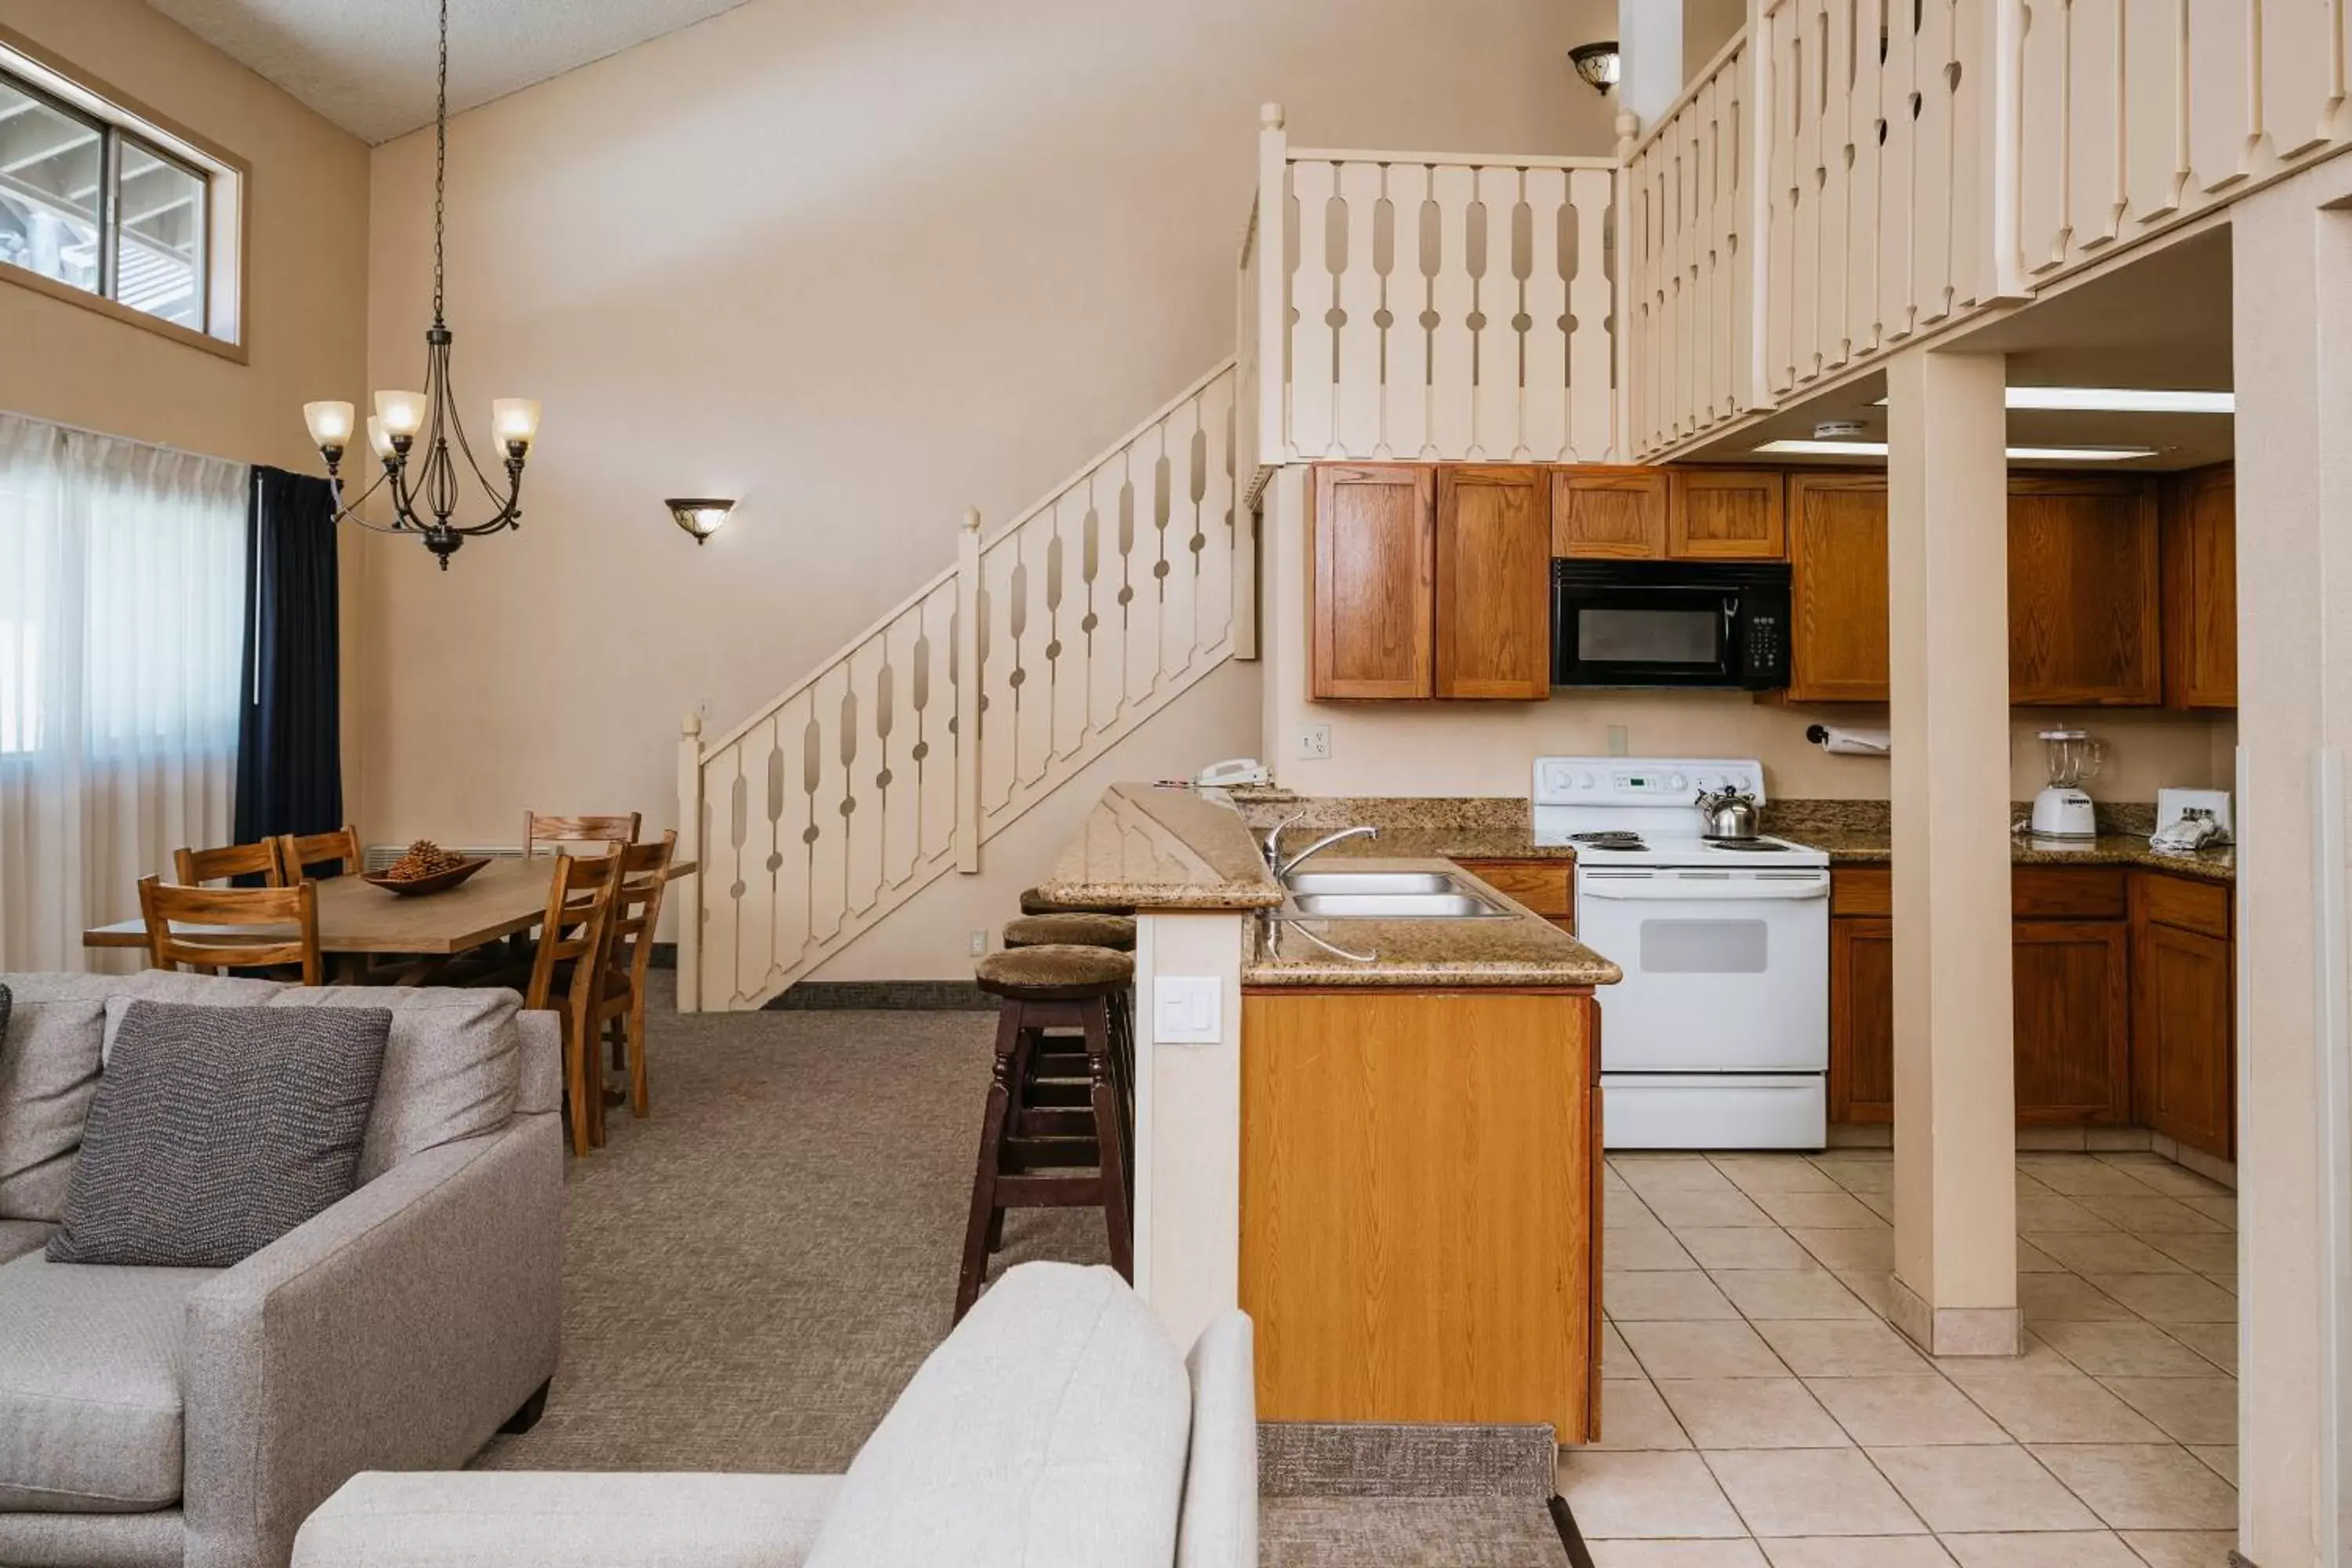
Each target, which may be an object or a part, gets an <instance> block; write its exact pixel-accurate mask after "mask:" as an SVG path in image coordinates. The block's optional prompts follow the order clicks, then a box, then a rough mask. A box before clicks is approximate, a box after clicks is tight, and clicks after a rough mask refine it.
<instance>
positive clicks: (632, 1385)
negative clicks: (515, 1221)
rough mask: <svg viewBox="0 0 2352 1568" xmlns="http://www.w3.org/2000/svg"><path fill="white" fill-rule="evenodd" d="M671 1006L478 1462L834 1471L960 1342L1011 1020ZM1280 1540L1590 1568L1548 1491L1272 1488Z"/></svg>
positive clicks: (595, 1168)
mask: <svg viewBox="0 0 2352 1568" xmlns="http://www.w3.org/2000/svg"><path fill="white" fill-rule="evenodd" d="M658 981H659V982H660V983H664V984H665V986H666V982H667V976H661V977H658ZM666 1008H667V993H666V989H665V994H663V995H661V996H659V997H657V998H656V1010H655V1013H654V1046H653V1051H652V1053H651V1054H652V1061H653V1074H654V1077H653V1091H654V1115H653V1116H652V1117H651V1118H650V1119H648V1120H646V1121H633V1120H632V1119H631V1118H630V1117H629V1115H628V1114H627V1112H626V1111H625V1110H616V1111H615V1112H614V1113H613V1116H612V1119H611V1121H612V1131H611V1141H610V1142H609V1143H607V1145H606V1146H605V1147H604V1149H602V1150H600V1151H598V1152H596V1153H594V1154H592V1155H591V1156H589V1157H588V1158H587V1159H586V1160H583V1161H575V1162H573V1163H572V1166H571V1171H570V1180H571V1191H570V1200H571V1201H570V1217H569V1222H568V1224H569V1236H568V1238H567V1245H568V1256H567V1259H566V1265H565V1275H566V1279H565V1284H566V1289H565V1302H564V1325H563V1351H562V1363H561V1366H560V1368H559V1370H558V1371H557V1373H556V1377H555V1386H554V1390H553V1392H552V1394H551V1397H550V1399H549V1401H548V1406H547V1414H546V1415H545V1417H544V1418H543V1419H542V1420H541V1422H540V1424H539V1426H537V1427H536V1428H534V1429H533V1430H531V1431H530V1432H529V1433H526V1434H524V1435H522V1436H515V1437H500V1438H497V1439H494V1440H493V1441H492V1443H491V1445H490V1447H488V1448H487V1449H485V1450H484V1451H483V1452H482V1453H481V1455H480V1456H478V1458H477V1459H476V1460H475V1463H476V1465H477V1466H478V1467H483V1468H502V1469H602V1470H626V1469H664V1470H706V1469H707V1470H756V1471H780V1472H804V1473H824V1472H836V1471H839V1470H841V1469H844V1468H846V1467H847V1465H848V1463H849V1461H850V1459H851V1458H852V1457H853V1456H855V1455H856V1451H857V1448H858V1446H859V1445H860V1444H861V1443H863V1442H864V1441H865V1440H866V1436H867V1435H868V1434H869V1433H871V1432H872V1431H873V1429H874V1426H875V1425H876V1424H877V1422H879V1421H880V1420H881V1418H882V1415H883V1413H884V1412H885V1411H887V1409H888V1408H889V1407H890V1405H891V1403H892V1402H893V1401H894V1400H895V1399H897V1397H898V1392H899V1390H900V1389H902V1388H903V1387H904V1386H905V1385H906V1383H907V1380H908V1378H909V1377H911V1376H913V1375H914V1372H915V1369H916V1367H917V1366H918V1365H919V1364H920V1363H921V1362H922V1359H923V1358H924V1356H926V1355H928V1354H929V1352H930V1351H931V1349H932V1347H933V1346H935V1345H936V1344H938V1343H939V1342H940V1340H941V1339H942V1338H944V1337H945V1335H946V1334H947V1331H948V1328H949V1321H948V1320H949V1316H950V1310H951V1309H952V1307H953V1304H954V1295H955V1274H956V1265H957V1260H958V1256H959V1253H960V1251H961V1246H962V1237H963V1225H964V1215H965V1205H966V1204H967V1202H968V1201H969V1198H970V1194H971V1160H972V1153H973V1150H974V1147H975V1145H976V1144H977V1142H978V1138H979V1126H978V1122H979V1115H980V1106H981V1102H982V1095H983V1094H984V1093H985V1091H986V1087H987V1082H988V1059H989V1040H990V1037H991V1033H992V1028H993V1026H994V1018H993V1016H992V1015H989V1014H985V1013H950V1012H877V1013H858V1012H777V1013H753V1014H719V1015H713V1014H706V1015H700V1016H678V1015H677V1014H674V1013H670V1012H667V1010H666ZM1005 1241H1006V1247H1005V1251H1004V1253H1003V1255H1001V1257H1000V1258H999V1260H998V1265H997V1266H998V1268H1003V1267H1004V1266H1005V1265H1006V1264H1007V1263H1009V1262H1019V1261H1023V1260H1025V1259H1027V1258H1063V1259H1067V1260H1070V1261H1074V1262H1087V1263H1097V1262H1101V1261H1103V1260H1104V1258H1105V1257H1106V1252H1105V1247H1104V1242H1103V1236H1102V1229H1101V1221H1100V1218H1099V1217H1098V1216H1092V1215H1087V1214H1086V1213H1085V1212H1084V1211H1062V1212H1055V1211H1032V1212H1027V1213H1021V1214H1016V1215H1013V1216H1011V1218H1010V1219H1009V1220H1008V1222H1007V1225H1006V1227H1005ZM1261 1534H1262V1538H1263V1546H1264V1550H1263V1561H1264V1562H1265V1563H1267V1564H1269V1565H1271V1568H1326V1565H1327V1564H1328V1565H1338V1564H1342V1563H1344V1564H1347V1565H1348V1568H1389V1565H1394V1568H1407V1565H1412V1568H1562V1565H1563V1564H1565V1563H1566V1562H1567V1557H1566V1555H1565V1553H1564V1552H1562V1551H1561V1549H1560V1546H1559V1541H1558V1539H1557V1537H1556V1536H1555V1535H1553V1534H1552V1532H1551V1526H1550V1524H1549V1520H1548V1519H1547V1518H1546V1516H1545V1514H1544V1512H1543V1510H1542V1507H1541V1505H1539V1504H1529V1503H1527V1502H1525V1501H1522V1502H1519V1503H1517V1504H1511V1503H1498V1502H1496V1501H1493V1500H1452V1499H1448V1500H1420V1499H1376V1500H1326V1499H1305V1498H1283V1499H1270V1500H1267V1502H1266V1503H1265V1510H1264V1514H1263V1519H1262V1524H1261Z"/></svg>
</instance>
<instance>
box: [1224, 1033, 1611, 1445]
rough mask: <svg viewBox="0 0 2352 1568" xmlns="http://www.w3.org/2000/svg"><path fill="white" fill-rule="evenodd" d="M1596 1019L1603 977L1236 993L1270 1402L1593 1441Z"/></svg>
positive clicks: (1277, 1415) (1285, 1415) (1273, 1411)
mask: <svg viewBox="0 0 2352 1568" xmlns="http://www.w3.org/2000/svg"><path fill="white" fill-rule="evenodd" d="M1598 1012H1599V1009H1598V1007H1597V1006H1596V1005H1595V1004H1594V1002H1593V1000H1592V997H1591V994H1590V993H1570V992H1526V991H1448V992H1429V991H1411V992H1406V991H1395V990H1384V989H1378V988H1366V989H1363V990H1346V991H1343V990H1337V989H1334V990H1325V991H1314V992H1244V995H1243V999H1242V1038H1243V1040H1244V1049H1243V1053H1242V1184H1241V1210H1242V1242H1241V1304H1242V1306H1243V1307H1244V1309H1245V1310H1247V1311H1248V1312H1249V1313H1250V1315H1251V1317H1252V1318H1253V1319H1254V1320H1255V1323H1256V1329H1257V1347H1258V1356H1257V1394H1258V1414H1259V1416H1260V1417H1261V1418H1262V1419H1264V1420H1268V1421H1393V1422H1541V1423H1547V1424H1549V1425H1550V1426H1552V1427H1553V1428H1554V1429H1555V1430H1556V1431H1557V1432H1558V1434H1559V1440H1560V1441H1561V1442H1563V1443H1578V1442H1583V1441H1588V1440H1591V1438H1592V1437H1594V1436H1598V1423H1599V1420H1600V1411H1599V1408H1598V1406H1597V1405H1596V1403H1595V1399H1594V1392H1593V1391H1594V1390H1595V1389H1596V1388H1597V1386H1598V1380H1597V1378H1596V1376H1595V1375H1594V1372H1595V1368H1596V1367H1597V1365H1598V1362H1599V1356H1600V1315H1601V1306H1600V1302H1601V1296H1600V1263H1599V1258H1600V1253H1599V1248H1600V1245H1601V1213H1600V1204H1599V1194H1598V1192H1597V1190H1596V1187H1597V1183H1598V1179H1599V1178H1598V1176H1597V1174H1596V1172H1597V1170H1598V1168H1599V1167H1598V1162H1597V1159H1596V1157H1595V1156H1596V1154H1597V1152H1598V1149H1599V1143H1600V1138H1599V1127H1598V1121H1597V1117H1598V1105H1597V1092H1596V1089H1595V1085H1594V1082H1593V1079H1594V1068H1595V1063H1596V1061H1597V1059H1598V1052H1599V1018H1598Z"/></svg>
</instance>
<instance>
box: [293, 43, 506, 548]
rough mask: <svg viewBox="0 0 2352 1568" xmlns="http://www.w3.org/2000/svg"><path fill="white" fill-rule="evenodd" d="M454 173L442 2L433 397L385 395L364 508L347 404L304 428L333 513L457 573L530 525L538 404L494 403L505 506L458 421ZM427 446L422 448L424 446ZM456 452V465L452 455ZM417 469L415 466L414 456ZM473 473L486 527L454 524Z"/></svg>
mask: <svg viewBox="0 0 2352 1568" xmlns="http://www.w3.org/2000/svg"><path fill="white" fill-rule="evenodd" d="M448 172H449V0H441V76H440V99H439V106H438V108H437V109H436V110H435V112H434V119H433V324H432V325H431V326H430V327H428V328H426V329H425V390H424V391H423V392H379V393H377V394H376V395H375V416H374V417H373V418H372V419H370V420H369V421H368V422H367V440H368V447H369V449H370V450H371V451H373V453H374V454H375V457H376V460H377V461H378V462H380V463H382V464H383V473H381V474H379V475H377V476H376V480H375V483H373V484H372V485H370V486H369V487H368V488H367V489H365V490H363V491H362V492H361V494H360V496H359V498H358V499H357V500H351V501H346V500H344V499H343V487H342V472H341V468H342V460H343V452H344V449H345V448H346V447H349V446H350V445H351V441H352V435H353V433H354V431H355V429H356V427H357V426H356V421H355V419H354V417H353V411H352V405H350V404H348V403H331V402H330V403H306V404H304V405H302V420H303V423H304V424H306V425H308V426H310V439H311V441H312V442H314V443H315V444H316V445H317V447H318V448H319V456H320V457H321V458H325V459H326V461H327V477H328V478H329V479H331V480H333V481H334V486H335V512H336V515H337V516H338V517H340V518H341V519H342V520H343V521H346V522H355V523H357V524H359V525H360V526H361V527H362V528H364V529H368V530H371V531H373V532H376V533H400V534H406V535H407V536H409V537H410V538H412V539H421V540H423V541H424V542H425V549H427V550H429V551H431V552H433V553H434V554H435V555H436V556H437V557H438V558H439V559H440V562H441V570H443V571H444V572H446V571H447V570H449V557H450V556H452V555H454V554H456V553H457V547H458V546H459V545H461V544H463V543H465V542H466V541H467V540H468V539H474V538H478V537H479V536H480V535H482V534H485V533H501V532H504V531H506V530H508V529H509V528H520V527H521V526H522V466H523V460H524V459H525V458H527V457H529V456H530V444H531V442H532V441H534V440H535V439H537V438H538V436H539V405H538V404H536V403H533V402H532V401H530V399H529V398H527V397H500V398H496V399H493V400H492V402H491V404H490V433H491V435H492V436H493V437H495V438H496V439H497V441H498V443H499V455H500V456H501V457H502V458H504V459H505V464H506V494H505V495H504V496H503V497H501V496H500V495H499V491H498V488H497V487H496V486H495V485H493V484H492V483H491V482H490V479H489V477H488V475H486V474H484V473H483V472H482V465H481V464H480V463H479V462H478V461H477V460H476V458H475V457H474V448H473V447H472V446H471V445H470V444H469V443H468V442H467V439H466V426H465V422H464V421H463V420H461V419H459V418H458V416H457V395H456V394H455V393H454V392H453V391H452V390H451V389H450V384H449V345H450V342H451V339H452V336H453V334H452V333H451V332H450V331H449V323H448V322H447V321H445V320H443V319H442V314H441V295H442V265H441V227H442V209H443V207H444V205H446V195H447V189H448ZM420 437H422V443H423V444H422V447H421V448H420V447H419V438H420ZM453 443H454V444H455V447H456V456H454V457H453V456H452V455H451V446H452V444H453ZM412 452H414V453H415V454H416V461H415V462H414V463H411V462H410V460H409V458H410V455H411V453H412ZM457 458H464V459H465V466H466V467H467V468H468V469H470V470H472V472H473V475H474V479H475V482H476V483H478V484H479V485H480V486H481V488H482V492H483V494H484V495H485V496H487V497H488V500H489V501H490V505H491V511H490V514H489V516H488V517H487V518H485V519H483V520H482V521H480V522H475V523H462V522H451V521H449V519H450V518H451V516H452V515H453V514H455V513H456V511H457V491H458V473H457ZM379 489H382V490H385V491H386V492H387V494H388V496H389V498H390V500H391V501H392V513H393V516H392V523H391V526H389V527H386V526H384V525H383V524H381V523H375V522H371V521H368V520H367V519H366V518H364V517H362V516H361V515H360V514H359V510H358V509H359V508H360V507H361V506H362V504H364V503H365V502H366V500H367V499H368V497H369V496H372V495H373V494H374V493H375V492H376V491H377V490H379Z"/></svg>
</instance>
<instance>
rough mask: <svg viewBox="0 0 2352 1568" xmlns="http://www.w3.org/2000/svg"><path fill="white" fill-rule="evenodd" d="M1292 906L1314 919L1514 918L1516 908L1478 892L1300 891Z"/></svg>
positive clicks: (1300, 916) (1301, 916) (1304, 916)
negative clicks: (1503, 904) (1499, 902)
mask: <svg viewBox="0 0 2352 1568" xmlns="http://www.w3.org/2000/svg"><path fill="white" fill-rule="evenodd" d="M1289 907H1290V908H1291V909H1292V910H1296V911H1297V916H1298V918H1299V919H1301V920H1310V921H1485V920H1510V919H1513V918H1515V917H1514V915H1513V912H1512V911H1511V910H1507V909H1505V908H1503V907H1502V906H1501V905H1499V904H1496V903H1493V902H1490V901H1489V900H1486V899H1483V898H1481V897H1479V896H1478V895H1477V894H1475V893H1469V892H1462V893H1298V894H1294V895H1293V896H1292V898H1291V900H1290V905H1289Z"/></svg>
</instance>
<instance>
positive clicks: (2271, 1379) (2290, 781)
mask: <svg viewBox="0 0 2352 1568" xmlns="http://www.w3.org/2000/svg"><path fill="white" fill-rule="evenodd" d="M2347 198H2352V170H2345V169H2343V168H2342V167H2341V166H2340V165H2338V164H2323V165H2321V166H2320V167H2319V168H2317V169H2315V170H2313V171H2311V172H2310V173H2309V174H2304V175H2299V176H2297V177H2296V178H2294V179H2293V180H2290V181H2287V182H2285V183H2284V184H2278V185H2274V186H2273V187H2271V188H2270V189H2269V190H2266V191H2263V192H2261V193H2258V194H2257V195H2253V196H2252V197H2250V198H2248V199H2247V200H2246V201H2245V202H2243V203H2242V204H2240V205H2238V206H2237V207H2236V208H2234V209H2233V210H2232V214H2231V219H2232V221H2231V247H2232V250H2233V253H2234V261H2233V269H2232V289H2233V293H2234V296H2235V298H2234V300H2233V301H2232V309H2231V315H2232V324H2233V333H2234V335H2233V340H2232V341H2233V350H2232V353H2233V357H2234V359H2235V362H2236V365H2235V371H2236V384H2237V394H2238V432H2239V440H2238V444H2237V445H2238V701H2239V708H2238V790H2239V795H2238V825H2239V839H2240V849H2239V854H2238V891H2237V910H2238V931H2237V938H2238V945H2237V954H2238V1024H2239V1028H2238V1134H2237V1154H2238V1224H2239V1237H2238V1249H2239V1259H2238V1261H2239V1278H2240V1279H2241V1280H2242V1287H2241V1290H2240V1296H2239V1327H2238V1344H2239V1385H2238V1386H2239V1411H2238V1425H2239V1434H2240V1436H2239V1456H2240V1458H2239V1469H2238V1473H2239V1479H2240V1485H2241V1487H2242V1490H2241V1492H2240V1494H2239V1516H2240V1549H2241V1550H2242V1552H2244V1553H2245V1555H2246V1556H2247V1557H2248V1558H2250V1559H2252V1561H2253V1562H2256V1563H2261V1564H2263V1568H2304V1565H2305V1564H2312V1563H2325V1564H2327V1565H2328V1568H2336V1564H2339V1563H2342V1562H2343V1561H2344V1555H2343V1554H2344V1552H2345V1549H2346V1547H2347V1531H2346V1527H2345V1524H2344V1521H2343V1519H2342V1513H2341V1510H2342V1507H2343V1504H2344V1499H2345V1496H2346V1486H2345V1481H2344V1460H2345V1455H2344V1449H2345V1447H2346V1446H2347V1436H2346V1434H2345V1433H2344V1426H2345V1421H2344V1381H2345V1366H2344V1363H2345V1361H2346V1353H2345V1351H2344V1348H2343V1347H2344V1333H2345V1323H2344V1315H2345V1296H2346V1293H2347V1279H2346V1269H2347V1263H2352V1259H2347V1240H2346V1235H2345V1224H2346V1219H2345V1205H2346V1203H2347V1196H2352V1194H2347V1179H2346V1171H2345V1165H2344V1159H2345V1149H2344V1143H2345V1135H2346V1132H2345V1121H2346V1115H2347V1104H2346V1099H2347V1089H2346V1082H2347V1044H2346V1039H2345V1032H2346V1016H2345V1013H2346V983H2345V975H2346V969H2347V954H2346V941H2347V936H2346V931H2345V919H2344V910H2345V905H2346V887H2347V864H2346V851H2345V845H2346V843H2347V837H2352V836H2347V822H2346V817H2345V806H2344V800H2343V797H2342V794H2341V791H2340V788H2339V785H2340V781H2341V778H2342V774H2343V772H2344V761H2343V758H2344V752H2345V748H2346V747H2347V745H2352V620H2348V619H2347V617H2352V214H2348V213H2347V212H2346V211H2344V210H2342V209H2341V208H2337V209H2336V210H2327V206H2326V204H2328V203H2331V202H2341V201H2344V200H2347Z"/></svg>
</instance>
